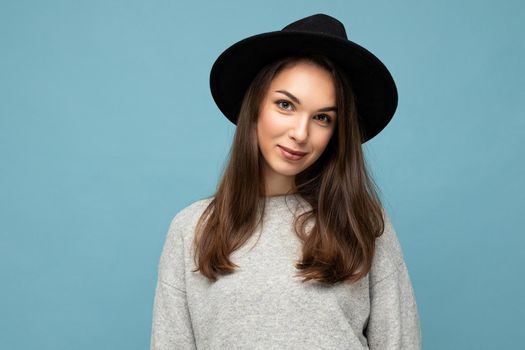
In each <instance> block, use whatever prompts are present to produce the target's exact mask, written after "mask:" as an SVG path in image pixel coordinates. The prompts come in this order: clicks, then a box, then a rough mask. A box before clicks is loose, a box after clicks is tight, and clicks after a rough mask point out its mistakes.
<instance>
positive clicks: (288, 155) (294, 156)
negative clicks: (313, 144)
mask: <svg viewBox="0 0 525 350" xmlns="http://www.w3.org/2000/svg"><path fill="white" fill-rule="evenodd" d="M278 146H279V149H280V150H281V154H282V155H283V156H284V157H285V158H286V159H289V160H299V159H301V158H303V157H304V156H305V155H306V153H303V152H301V153H300V154H295V153H291V152H290V151H289V148H285V147H283V146H281V145H278ZM298 153H299V152H298Z"/></svg>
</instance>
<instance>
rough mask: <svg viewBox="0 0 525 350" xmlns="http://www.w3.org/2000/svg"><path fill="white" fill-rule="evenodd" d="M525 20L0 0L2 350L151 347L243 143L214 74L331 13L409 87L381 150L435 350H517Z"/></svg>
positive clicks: (342, 7)
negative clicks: (191, 226) (198, 203)
mask: <svg viewBox="0 0 525 350" xmlns="http://www.w3.org/2000/svg"><path fill="white" fill-rule="evenodd" d="M523 4H524V3H523V2H520V1H504V2H496V1H492V2H489V1H479V0H478V1H472V0H470V1H462V2H457V1H433V2H432V3H430V2H423V1H402V2H396V3H395V4H394V2H392V1H386V0H385V1H374V2H363V1H348V0H346V1H331V2H320V1H319V2H310V1H301V2H299V1H286V2H282V1H275V0H272V1H265V2H259V3H255V2H254V3H253V4H250V5H247V2H245V1H228V2H219V1H209V2H202V1H194V2H189V1H188V2H182V1H100V0H91V1H82V2H81V1H57V0H53V1H45V2H44V1H10V2H8V1H1V2H0V50H1V54H0V101H1V103H0V155H1V161H0V235H1V236H0V278H1V280H2V286H1V288H0V310H1V314H2V316H1V317H0V347H1V348H3V349H33V348H39V349H145V348H148V347H149V335H150V327H151V309H152V303H153V295H154V288H155V283H156V273H157V271H156V268H157V264H158V259H159V256H160V250H161V247H162V244H163V242H164V238H165V234H166V232H167V228H168V225H169V222H170V220H171V218H172V217H173V216H174V215H175V214H176V213H177V212H178V211H179V210H180V209H182V208H183V207H185V206H186V205H188V204H189V203H191V202H193V201H195V200H197V199H200V198H202V197H204V196H207V195H209V194H211V193H213V191H214V189H215V185H216V183H217V180H218V178H219V175H220V172H221V168H222V166H223V164H224V161H225V159H226V156H227V152H228V150H229V146H230V143H231V137H232V136H233V133H234V128H233V124H231V123H230V122H229V121H227V120H226V118H224V117H223V116H222V115H221V113H220V111H219V110H218V108H217V107H216V106H215V104H214V102H213V100H212V98H211V95H210V92H209V85H208V79H209V70H210V68H211V65H212V63H213V62H214V60H215V58H216V57H217V56H218V54H219V53H220V52H222V50H224V49H225V48H226V47H227V46H229V45H231V44H232V43H234V42H236V41H238V40H240V39H242V38H244V37H247V36H249V35H253V34H257V33H260V32H265V31H272V30H278V29H281V28H282V27H283V26H285V25H286V24H288V23H290V22H292V21H294V20H296V19H299V18H301V17H304V16H307V15H310V14H314V13H317V12H324V13H327V14H330V15H333V16H336V17H337V18H339V19H340V20H341V21H342V22H343V23H345V25H346V28H347V32H348V34H349V36H350V38H351V39H353V40H355V41H357V42H358V43H360V44H362V45H364V46H365V47H367V48H369V49H370V50H371V51H372V52H374V53H375V54H376V55H377V56H378V57H380V58H381V59H382V60H383V62H384V63H385V64H386V65H387V66H388V67H389V69H390V70H391V72H392V75H393V76H394V78H395V80H396V82H397V85H398V89H399V98H400V99H399V107H398V110H397V112H396V115H395V116H394V119H393V120H392V122H391V123H390V124H389V125H388V126H387V128H386V129H385V130H384V131H383V132H382V133H381V134H380V135H379V136H377V137H376V138H374V139H373V140H371V141H370V142H368V143H367V144H365V150H366V152H367V156H368V162H369V164H370V166H371V168H372V173H373V176H374V178H375V179H376V182H377V183H378V185H379V187H380V188H381V190H382V198H383V200H384V204H385V206H386V209H387V210H388V211H389V213H390V215H391V217H392V220H393V223H394V227H395V228H396V232H397V234H398V237H399V239H400V241H401V244H402V247H403V251H404V255H405V260H406V262H407V265H408V268H409V272H410V274H411V278H412V282H413V285H414V289H415V292H416V297H417V302H418V306H419V312H420V317H421V322H422V331H423V342H424V348H425V349H496V348H517V347H518V346H519V345H520V344H521V337H519V336H518V334H519V332H520V331H521V328H522V327H521V326H522V322H523V318H524V317H525V303H524V302H523V299H522V297H523V296H524V295H525V279H524V278H523V275H524V274H523V266H525V254H524V253H523V252H524V249H523V245H524V244H525V238H524V235H523V233H524V230H523V229H522V228H520V224H519V219H520V217H523V213H522V211H523V209H524V208H525V189H524V188H525V187H524V185H525V184H524V179H525V176H524V175H525V174H524V170H525V165H524V162H523V161H524V150H525V141H524V135H525V133H524V131H525V119H524V117H525V113H524V112H525V107H524V106H525V104H524V103H523V101H525V88H524V86H525V67H524V63H523V62H525V40H523V32H524V31H525V26H524V25H523V18H525V11H524V10H525V5H523ZM520 266H522V267H521V268H520Z"/></svg>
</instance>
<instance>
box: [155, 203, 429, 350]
mask: <svg viewBox="0 0 525 350" xmlns="http://www.w3.org/2000/svg"><path fill="white" fill-rule="evenodd" d="M211 199H212V198H206V199H201V200H198V201H196V202H193V203H192V204H190V205H188V206H187V207H185V208H184V209H182V210H181V211H179V212H178V213H177V214H176V215H175V217H174V218H173V219H172V221H171V224H170V226H169V230H168V233H167V235H166V240H165V243H164V247H163V250H162V254H161V257H160V262H159V265H158V281H157V286H156V292H155V299H154V303H153V304H154V305H153V320H152V329H151V349H152V350H153V349H155V350H161V349H162V350H167V349H177V350H186V349H210V350H216V349H228V350H230V349H232V350H233V349H250V350H251V349H264V350H273V349H279V350H283V349H298V350H299V349H301V350H304V349H327V350H328V349H329V350H343V349H403V350H410V349H420V348H421V329H420V323H419V315H418V311H417V306H416V299H415V295H414V291H413V288H412V284H411V281H410V277H409V274H408V271H407V267H406V265H405V262H404V259H403V254H402V250H401V247H400V244H399V242H398V239H397V237H396V233H395V231H394V228H393V227H392V224H391V222H390V220H389V218H388V216H387V215H386V213H385V212H384V218H385V224H386V225H385V231H384V233H383V235H382V236H380V237H379V238H378V239H377V240H376V252H375V255H374V259H373V263H372V268H371V270H370V272H369V273H368V274H367V275H366V277H364V278H363V279H361V280H359V281H358V282H357V283H354V284H349V283H339V284H336V285H333V286H322V285H320V284H312V283H308V282H306V283H303V282H301V280H300V278H299V277H295V276H294V275H295V272H296V271H297V270H296V269H295V267H294V262H295V261H296V260H298V259H299V257H300V253H301V245H300V240H299V238H298V237H297V236H296V234H295V233H294V231H293V227H292V223H293V219H294V213H295V215H297V214H298V212H297V211H299V212H301V211H303V210H306V209H311V207H310V205H309V204H308V203H307V202H306V201H305V200H304V199H302V198H301V197H300V196H298V195H288V196H284V195H280V196H273V197H266V198H263V199H262V200H265V201H266V209H265V216H264V219H263V225H262V228H259V229H258V231H257V232H256V233H255V234H254V235H253V236H252V237H251V238H250V240H248V242H247V244H245V245H244V246H243V247H241V248H240V249H238V250H236V251H235V252H233V253H232V255H231V260H232V262H234V263H235V264H237V265H238V266H239V267H240V268H239V269H238V270H237V271H236V272H234V273H233V274H231V275H225V276H219V277H218V280H217V281H216V282H214V283H213V282H210V281H208V279H207V278H206V277H204V276H203V275H202V274H200V273H199V272H191V270H192V269H194V268H195V264H194V262H193V252H192V250H191V248H192V247H191V243H192V239H193V234H194V229H195V225H196V223H197V220H198V218H199V216H200V214H201V213H202V212H203V211H204V209H205V207H206V205H207V204H208V203H209V202H210V201H211ZM309 224H310V222H309ZM307 228H308V226H307ZM259 233H260V237H259ZM257 239H258V241H257Z"/></svg>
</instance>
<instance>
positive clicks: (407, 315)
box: [151, 14, 421, 350]
mask: <svg viewBox="0 0 525 350" xmlns="http://www.w3.org/2000/svg"><path fill="white" fill-rule="evenodd" d="M210 85H211V91H212V96H213V98H214V100H215V102H216V103H217V105H218V107H219V108H220V110H221V111H222V112H223V113H224V115H225V116H226V117H227V118H228V119H229V120H230V121H232V122H233V123H235V124H236V132H235V137H234V140H233V145H232V150H231V154H230V158H229V162H228V164H227V167H226V168H225V171H224V174H223V176H222V179H221V181H220V183H219V184H218V187H217V190H216V193H215V194H214V195H213V196H211V197H208V198H205V199H201V200H198V201H196V202H193V203H192V204H190V205H189V206H187V207H186V208H184V209H182V210H181V211H180V212H179V213H178V214H177V215H176V216H175V217H174V218H173V220H172V221H171V224H170V227H169V230H168V234H167V237H166V241H165V244H164V248H163V251H162V255H161V258H160V263H159V270H158V283H157V288H156V295H155V301H154V309H153V325H152V337H151V349H330V350H333V349H419V348H420V347H421V332H420V325H419V316H418V312H417V307H416V301H415V296H414V292H413V289H412V285H411V281H410V277H409V275H408V270H407V267H406V265H405V262H404V259H403V254H402V250H401V247H400V245H399V242H398V240H397V237H396V234H395V231H394V228H393V227H392V224H391V222H390V220H389V217H388V215H387V214H386V212H385V210H384V209H383V207H382V205H381V203H380V200H379V198H378V195H377V193H376V189H375V186H374V183H373V181H372V179H371V178H370V177H369V175H368V173H367V170H366V166H365V159H364V155H363V151H362V148H361V146H362V144H363V143H364V142H366V141H367V140H369V139H371V138H372V137H374V136H375V135H377V134H378V133H379V132H380V131H381V130H382V129H383V128H384V127H385V126H386V125H387V124H388V122H389V121H390V119H391V118H392V116H393V114H394V111H395V109H396V106H397V91H396V87H395V84H394V81H393V80H392V77H391V75H390V73H389V72H388V70H387V69H386V67H385V66H384V65H383V64H382V63H381V62H380V61H379V60H378V59H377V58H376V57H375V56H374V55H373V54H371V53H370V52H369V51H367V50H366V49H364V48H362V47H361V46H359V45H357V44H355V43H353V42H352V41H350V40H348V39H347V36H346V31H345V28H344V26H343V24H342V23H341V22H339V21H338V20H337V19H335V18H333V17H330V16H327V15H324V14H317V15H313V16H309V17H306V18H303V19H300V20H298V21H296V22H294V23H291V24H290V25H288V26H286V27H285V28H283V29H282V30H280V31H275V32H269V33H263V34H259V35H255V36H252V37H249V38H246V39H244V40H242V41H240V42H238V43H236V44H234V45H232V46H231V47H230V48H228V49H227V50H226V51H224V52H223V53H222V54H221V55H220V56H219V58H218V59H217V60H216V62H215V63H214V65H213V67H212V71H211V79H210Z"/></svg>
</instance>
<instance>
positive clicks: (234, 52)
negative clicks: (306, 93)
mask: <svg viewBox="0 0 525 350" xmlns="http://www.w3.org/2000/svg"><path fill="white" fill-rule="evenodd" d="M298 52H318V53H322V54H324V55H326V56H327V57H328V58H330V59H331V60H333V61H334V62H335V63H336V64H337V65H338V66H339V67H340V68H341V69H342V70H343V71H344V72H346V74H347V76H348V77H349V80H350V83H351V85H352V88H353V90H354V94H355V96H356V101H357V109H358V114H359V118H360V122H361V124H362V129H363V133H364V135H363V140H362V142H363V143H364V142H366V141H367V140H369V139H371V138H373V137H374V136H376V135H377V134H378V133H379V132H381V130H383V129H384V127H385V126H386V125H387V124H388V123H389V122H390V120H391V119H392V117H393V115H394V112H395V110H396V108H397V102H398V95H397V89H396V85H395V82H394V79H393V78H392V75H391V74H390V72H389V71H388V69H387V68H386V67H385V65H384V64H383V63H382V62H381V61H380V60H379V59H378V58H377V57H376V56H375V55H374V54H372V53H371V52H369V51H368V50H366V49H365V48H364V47H362V46H360V45H358V44H356V43H354V42H352V41H350V40H344V39H339V38H336V37H333V36H329V35H323V34H321V33H319V34H317V33H308V32H292V31H289V32H288V31H274V32H268V33H263V34H258V35H254V36H251V37H248V38H246V39H243V40H241V41H239V42H237V43H235V44H233V45H232V46H230V47H229V48H227V49H226V50H225V51H224V52H223V53H222V54H220V56H219V57H218V58H217V60H216V61H215V63H214V64H213V66H212V69H211V72H210V88H211V94H212V97H213V99H214V100H215V103H216V104H217V106H218V107H219V109H220V110H221V112H222V113H223V114H224V115H225V116H226V118H228V119H229V120H230V121H231V122H232V123H233V124H236V123H237V117H238V114H239V110H240V105H241V102H242V99H243V97H244V93H245V91H246V89H247V88H248V86H249V85H250V83H251V81H252V80H253V78H254V77H255V75H256V74H257V73H258V72H259V70H260V69H261V68H262V67H263V66H265V65H266V64H268V63H270V62H272V61H273V60H275V59H278V58H280V57H284V56H287V55H290V54H296V53H298Z"/></svg>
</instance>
